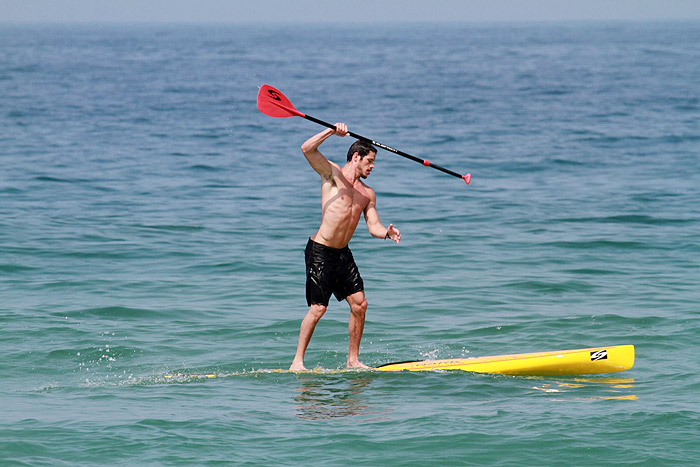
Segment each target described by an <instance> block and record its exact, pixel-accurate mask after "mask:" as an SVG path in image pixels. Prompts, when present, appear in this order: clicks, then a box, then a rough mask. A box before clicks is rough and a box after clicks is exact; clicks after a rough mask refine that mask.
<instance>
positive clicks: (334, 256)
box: [304, 239, 365, 306]
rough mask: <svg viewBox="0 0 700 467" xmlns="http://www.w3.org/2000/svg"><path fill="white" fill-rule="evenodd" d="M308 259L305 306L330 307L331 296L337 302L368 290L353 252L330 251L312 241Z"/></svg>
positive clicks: (309, 244) (346, 248) (348, 250)
mask: <svg viewBox="0 0 700 467" xmlns="http://www.w3.org/2000/svg"><path fill="white" fill-rule="evenodd" d="M304 256H305V258H306V303H307V304H308V305H309V306H311V305H323V306H328V301H329V300H330V298H331V293H332V294H333V295H335V298H337V299H338V301H341V300H345V299H346V298H347V297H348V296H349V295H352V294H354V293H357V292H361V291H362V290H365V284H364V282H363V281H362V277H360V271H359V270H358V269H357V265H356V264H355V259H354V258H353V257H352V253H351V252H350V248H348V247H347V246H346V247H345V248H340V249H338V248H331V247H329V246H325V245H321V244H320V243H316V242H314V241H313V240H311V239H309V243H307V244H306V251H305V252H304Z"/></svg>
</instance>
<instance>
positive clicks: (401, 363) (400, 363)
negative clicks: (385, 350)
mask: <svg viewBox="0 0 700 467" xmlns="http://www.w3.org/2000/svg"><path fill="white" fill-rule="evenodd" d="M424 361H425V360H406V361H405V362H394V363H385V364H384V365H381V366H377V367H375V368H384V367H385V366H391V365H403V364H404V363H420V362H424Z"/></svg>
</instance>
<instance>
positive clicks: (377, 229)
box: [365, 188, 401, 244]
mask: <svg viewBox="0 0 700 467" xmlns="http://www.w3.org/2000/svg"><path fill="white" fill-rule="evenodd" d="M368 190H369V203H368V204H367V207H366V208H365V222H367V228H368V229H369V233H370V235H372V236H373V237H377V238H390V239H392V240H393V241H395V242H396V244H399V243H400V242H401V232H399V229H397V228H396V227H394V224H389V227H388V228H387V227H384V226H383V225H382V223H381V221H380V220H379V213H378V212H377V195H375V193H374V190H372V189H371V188H368Z"/></svg>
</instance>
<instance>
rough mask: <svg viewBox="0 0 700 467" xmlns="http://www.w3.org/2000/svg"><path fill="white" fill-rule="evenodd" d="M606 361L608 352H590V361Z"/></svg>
mask: <svg viewBox="0 0 700 467" xmlns="http://www.w3.org/2000/svg"><path fill="white" fill-rule="evenodd" d="M607 359H608V351H607V350H605V349H603V350H596V351H595V352H591V361H592V362H595V361H596V360H607Z"/></svg>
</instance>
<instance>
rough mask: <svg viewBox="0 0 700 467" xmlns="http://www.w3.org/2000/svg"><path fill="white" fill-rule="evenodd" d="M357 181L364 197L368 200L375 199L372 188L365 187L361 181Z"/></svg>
mask: <svg viewBox="0 0 700 467" xmlns="http://www.w3.org/2000/svg"><path fill="white" fill-rule="evenodd" d="M358 181H359V182H360V186H361V187H362V189H363V191H364V192H365V194H366V196H367V197H369V198H370V199H376V197H377V195H376V194H375V193H374V190H373V189H372V187H371V186H369V185H367V184H366V183H365V182H363V181H362V180H358Z"/></svg>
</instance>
